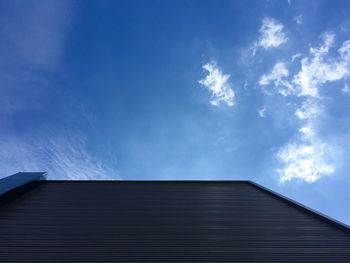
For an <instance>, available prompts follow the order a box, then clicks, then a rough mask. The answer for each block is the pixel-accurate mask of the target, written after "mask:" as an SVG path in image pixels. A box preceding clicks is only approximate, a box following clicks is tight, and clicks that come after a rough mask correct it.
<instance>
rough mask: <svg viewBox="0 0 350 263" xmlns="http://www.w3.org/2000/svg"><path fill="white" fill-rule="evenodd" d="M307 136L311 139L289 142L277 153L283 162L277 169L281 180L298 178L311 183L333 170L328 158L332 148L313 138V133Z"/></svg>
mask: <svg viewBox="0 0 350 263" xmlns="http://www.w3.org/2000/svg"><path fill="white" fill-rule="evenodd" d="M303 132H305V131H303ZM309 132H310V131H307V133H309ZM308 136H312V138H313V139H310V138H309V139H308V142H305V143H295V142H292V143H289V144H287V145H286V146H285V147H283V148H282V149H281V150H280V151H279V152H278V153H277V158H278V159H279V160H280V161H282V162H283V163H284V164H285V167H284V168H282V169H279V170H278V172H279V174H280V181H281V182H287V181H291V180H294V179H299V180H303V181H305V182H307V183H313V182H316V181H317V180H319V179H320V178H322V177H323V176H326V175H330V174H332V173H333V172H334V171H335V167H334V165H333V164H332V162H331V160H330V158H329V155H330V154H331V152H332V148H331V147H330V146H328V145H327V144H325V143H322V142H319V141H317V140H315V139H314V135H310V134H308Z"/></svg>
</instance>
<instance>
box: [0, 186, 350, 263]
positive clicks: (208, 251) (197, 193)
mask: <svg viewBox="0 0 350 263" xmlns="http://www.w3.org/2000/svg"><path fill="white" fill-rule="evenodd" d="M0 237H1V238H0V262H350V234H349V232H348V228H347V227H346V226H344V225H340V224H337V223H336V222H333V221H332V220H331V219H327V218H324V217H322V215H319V214H316V213H314V212H312V211H310V210H308V209H306V208H303V207H301V206H299V205H298V204H295V203H293V202H291V201H288V200H286V199H284V198H283V197H280V196H277V195H276V194H274V193H272V192H269V191H268V190H266V189H263V188H261V187H260V186H257V185H254V184H252V183H250V182H248V181H143V182H140V181H134V182H132V181H44V182H40V184H37V185H36V186H35V187H34V188H32V189H31V190H28V191H27V192H25V193H21V195H19V196H17V198H15V199H12V200H10V201H8V202H7V203H4V204H2V206H1V207H0Z"/></svg>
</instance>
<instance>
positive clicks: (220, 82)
mask: <svg viewBox="0 0 350 263" xmlns="http://www.w3.org/2000/svg"><path fill="white" fill-rule="evenodd" d="M202 67H203V69H204V70H205V71H206V72H207V73H208V74H207V76H206V77H205V78H204V79H202V80H199V81H198V83H199V84H201V85H202V86H203V87H205V88H207V89H208V90H209V91H210V92H211V94H212V100H211V101H210V103H211V104H212V105H214V106H219V105H220V103H221V102H222V103H226V104H227V105H228V106H233V105H234V98H235V93H234V91H233V89H232V87H231V85H230V83H229V82H228V80H229V78H230V75H227V74H223V73H222V71H221V70H220V69H219V68H218V66H217V65H216V63H215V62H210V63H206V64H204V65H203V66H202Z"/></svg>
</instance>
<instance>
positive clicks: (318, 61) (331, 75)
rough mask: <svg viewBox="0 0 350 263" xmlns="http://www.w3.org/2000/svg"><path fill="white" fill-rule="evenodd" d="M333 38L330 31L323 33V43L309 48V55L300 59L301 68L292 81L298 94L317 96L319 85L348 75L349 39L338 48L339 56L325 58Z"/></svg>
mask: <svg viewBox="0 0 350 263" xmlns="http://www.w3.org/2000/svg"><path fill="white" fill-rule="evenodd" d="M334 38H335V36H334V34H332V33H326V34H324V35H323V44H322V45H321V46H320V47H319V48H311V49H310V53H311V56H310V57H306V58H303V59H302V60H301V70H300V71H299V72H298V73H297V74H296V75H295V76H294V78H293V83H294V84H295V85H296V86H297V88H298V89H299V91H298V96H310V97H318V96H319V91H318V90H319V87H320V86H321V85H323V84H325V83H326V82H332V81H337V80H340V79H343V78H346V77H347V76H348V74H349V64H350V41H346V42H344V43H343V45H342V47H341V48H339V50H338V53H339V55H340V58H338V59H335V58H330V59H327V58H326V55H327V54H328V52H329V49H330V48H331V47H332V45H333V43H334Z"/></svg>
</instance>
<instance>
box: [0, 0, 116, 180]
mask: <svg viewBox="0 0 350 263" xmlns="http://www.w3.org/2000/svg"><path fill="white" fill-rule="evenodd" d="M74 6H75V2H74V1H69V0H60V1H54V0H36V1H11V2H8V3H7V4H6V5H2V7H3V8H2V9H1V10H0V17H1V22H2V25H3V26H2V27H1V29H0V39H1V41H0V56H1V58H2V59H1V60H0V127H1V128H2V129H0V159H1V164H0V170H1V175H0V176H6V175H9V174H11V173H15V172H18V171H47V172H49V176H50V178H53V179H106V178H116V177H117V176H118V174H117V172H116V171H115V169H111V168H109V167H108V166H107V165H106V164H105V163H103V162H101V161H100V160H99V159H98V158H97V156H96V155H94V154H92V153H91V152H90V151H88V147H87V141H86V139H84V138H86V137H85V136H84V135H81V134H80V133H79V132H76V131H73V130H72V129H70V128H68V125H67V124H70V121H71V120H72V119H74V120H76V119H79V120H80V121H81V119H85V115H86V113H84V112H81V111H79V110H76V109H77V108H79V107H77V106H76V105H77V104H79V102H78V103H77V101H74V98H69V99H67V97H69V96H67V95H66V93H67V92H69V91H67V90H63V89H64V88H63V87H57V83H54V81H53V80H52V75H54V74H58V73H59V72H60V67H61V66H62V57H63V55H64V52H65V45H66V42H67V40H68V37H69V33H70V30H71V27H72V23H73V20H74ZM53 87H55V88H53ZM53 97H54V98H53ZM52 101H54V102H55V107H56V108H57V111H59V114H60V120H59V121H56V122H55V121H54V120H53V119H50V121H49V122H47V123H46V122H45V121H46V120H42V119H41V118H42V116H43V115H45V114H41V113H43V112H46V111H49V112H50V110H52V109H51V107H52V105H49V104H50V102H52ZM71 105H75V107H76V108H75V109H74V110H72V109H71ZM28 114H32V116H34V117H32V119H35V120H36V121H37V122H36V125H33V124H32V123H27V122H25V121H23V120H24V119H26V118H27V116H28ZM36 114H38V115H39V116H40V117H39V118H36V117H37V115H36ZM53 123H55V125H57V126H58V128H57V127H56V128H57V129H55V132H54V133H53V132H48V131H49V130H52V125H53ZM70 126H74V125H69V127H70ZM18 127H21V132H20V133H19V132H18ZM61 127H66V128H61ZM60 128H61V129H60Z"/></svg>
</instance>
